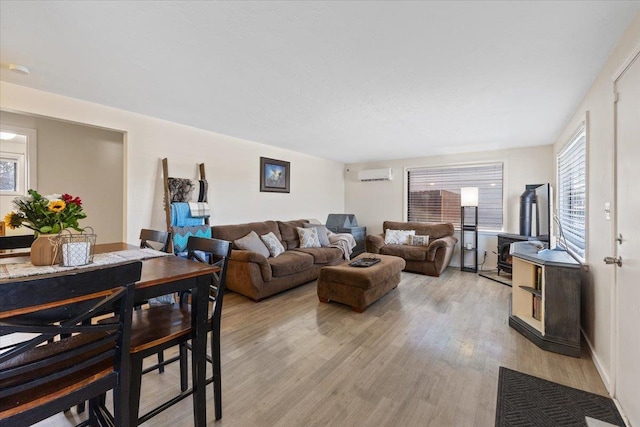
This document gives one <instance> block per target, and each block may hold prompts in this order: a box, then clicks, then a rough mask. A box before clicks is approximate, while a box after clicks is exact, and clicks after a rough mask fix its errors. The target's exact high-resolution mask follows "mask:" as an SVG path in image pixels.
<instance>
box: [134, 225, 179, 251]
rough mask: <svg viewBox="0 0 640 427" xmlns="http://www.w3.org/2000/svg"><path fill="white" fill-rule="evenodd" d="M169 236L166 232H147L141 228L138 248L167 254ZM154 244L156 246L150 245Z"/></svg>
mask: <svg viewBox="0 0 640 427" xmlns="http://www.w3.org/2000/svg"><path fill="white" fill-rule="evenodd" d="M170 241H171V234H170V233H169V232H167V231H158V230H149V229H147V228H143V229H142V230H140V248H141V249H142V248H149V249H155V250H158V251H162V252H168V250H169V242H170ZM152 243H156V245H152Z"/></svg>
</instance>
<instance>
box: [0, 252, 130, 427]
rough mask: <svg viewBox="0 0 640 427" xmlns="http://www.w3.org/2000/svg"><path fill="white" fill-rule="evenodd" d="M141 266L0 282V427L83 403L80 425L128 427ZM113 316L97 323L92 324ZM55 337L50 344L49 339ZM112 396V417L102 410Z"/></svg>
mask: <svg viewBox="0 0 640 427" xmlns="http://www.w3.org/2000/svg"><path fill="white" fill-rule="evenodd" d="M141 269H142V263H141V262H140V261H133V262H128V263H124V264H118V265H114V266H106V267H100V268H95V269H91V270H84V271H78V272H73V273H64V274H57V275H51V276H48V277H42V278H37V279H28V280H20V281H15V282H8V283H3V284H2V285H1V287H2V293H3V295H2V305H1V311H0V336H1V337H3V342H5V343H10V344H9V345H6V346H4V347H3V348H2V349H1V350H0V351H1V353H0V426H1V427H9V426H23V425H31V424H34V423H36V422H39V421H42V420H44V419H47V418H49V417H50V416H52V415H55V414H56V413H58V412H61V411H64V410H65V409H67V408H69V407H71V406H74V405H76V404H79V403H81V402H84V401H89V411H88V412H89V415H88V419H87V420H86V421H85V422H83V423H81V424H80V425H92V426H96V425H99V426H103V425H118V426H125V427H126V426H128V425H129V410H128V408H129V405H128V402H129V391H128V388H129V387H128V378H129V339H130V333H131V315H132V312H133V295H134V287H135V282H137V281H138V280H139V279H140V273H141ZM104 313H112V314H113V313H116V314H117V317H114V316H113V315H112V317H111V318H110V320H109V321H105V322H103V323H100V324H91V322H90V320H91V319H92V318H94V317H96V316H97V315H99V314H104ZM54 337H57V339H56V340H55V341H51V340H50V338H54ZM109 390H113V406H114V410H113V414H111V413H110V412H109V410H108V409H107V408H106V406H105V404H104V396H105V394H106V392H107V391H109Z"/></svg>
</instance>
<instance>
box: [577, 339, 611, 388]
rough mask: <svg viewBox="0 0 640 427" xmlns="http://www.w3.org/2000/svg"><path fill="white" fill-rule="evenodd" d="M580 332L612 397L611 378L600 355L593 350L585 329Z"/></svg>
mask: <svg viewBox="0 0 640 427" xmlns="http://www.w3.org/2000/svg"><path fill="white" fill-rule="evenodd" d="M580 332H582V336H583V337H584V340H585V342H586V343H587V348H588V349H589V354H590V355H591V360H593V364H594V365H595V366H596V370H597V371H598V374H600V378H601V379H602V382H603V383H604V386H605V388H606V389H607V392H609V396H611V394H612V393H611V377H609V373H608V372H607V370H606V369H605V368H604V366H603V365H602V362H601V361H600V358H599V357H598V354H597V353H596V351H595V349H594V348H593V344H591V341H589V337H587V334H586V332H585V331H584V329H583V328H580Z"/></svg>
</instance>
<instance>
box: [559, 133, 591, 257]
mask: <svg viewBox="0 0 640 427" xmlns="http://www.w3.org/2000/svg"><path fill="white" fill-rule="evenodd" d="M557 191H558V220H559V221H560V226H561V229H562V236H560V239H559V243H560V244H561V245H563V246H566V249H568V250H570V251H571V252H573V253H574V254H575V255H577V256H578V257H580V258H581V259H583V260H584V259H585V247H586V236H587V227H586V216H585V214H586V201H587V132H586V126H585V124H584V123H583V124H582V125H581V126H580V128H578V130H577V132H576V133H575V134H574V136H573V137H572V138H571V140H570V141H569V143H568V144H567V146H566V147H565V148H564V149H562V151H560V153H559V154H558V190H557Z"/></svg>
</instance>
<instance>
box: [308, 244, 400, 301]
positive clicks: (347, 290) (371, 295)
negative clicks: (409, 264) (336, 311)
mask: <svg viewBox="0 0 640 427" xmlns="http://www.w3.org/2000/svg"><path fill="white" fill-rule="evenodd" d="M360 258H380V262H379V263H377V264H375V265H372V266H371V267H351V266H350V265H349V264H348V263H345V264H342V265H334V266H328V267H322V269H321V270H320V275H319V276H318V299H320V302H329V301H336V302H341V303H343V304H347V305H350V306H351V308H352V309H353V310H354V311H357V312H359V313H362V312H363V311H364V310H365V309H366V308H367V307H368V306H369V305H370V304H372V303H374V302H376V301H377V300H379V299H380V298H382V296H383V295H384V294H386V293H387V292H389V291H390V290H391V289H394V288H396V287H397V286H398V283H400V273H401V272H402V269H403V268H404V266H405V261H404V259H402V258H400V257H396V256H390V255H380V254H371V253H366V252H365V253H363V254H360V255H358V256H357V257H355V258H354V259H353V261H355V260H358V259H360Z"/></svg>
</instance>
